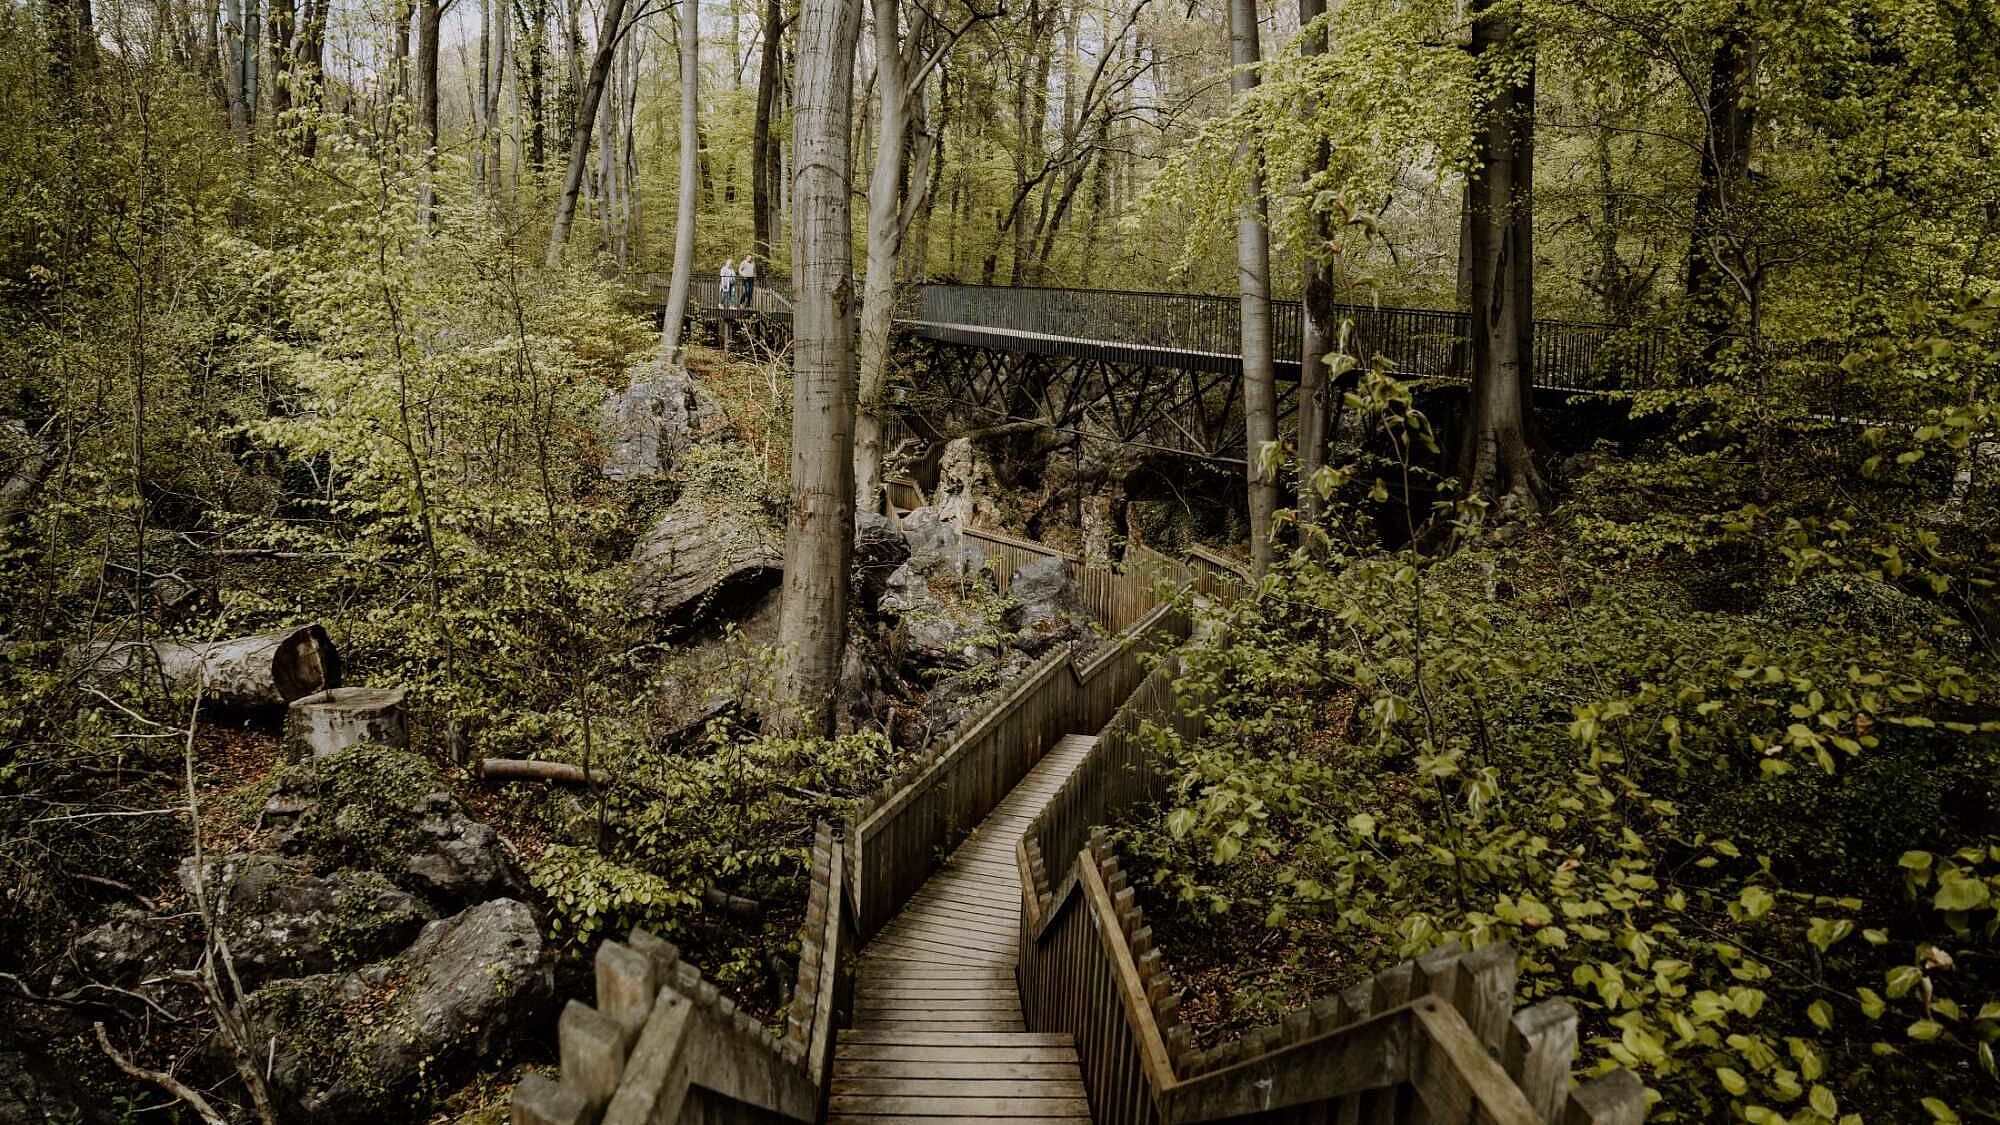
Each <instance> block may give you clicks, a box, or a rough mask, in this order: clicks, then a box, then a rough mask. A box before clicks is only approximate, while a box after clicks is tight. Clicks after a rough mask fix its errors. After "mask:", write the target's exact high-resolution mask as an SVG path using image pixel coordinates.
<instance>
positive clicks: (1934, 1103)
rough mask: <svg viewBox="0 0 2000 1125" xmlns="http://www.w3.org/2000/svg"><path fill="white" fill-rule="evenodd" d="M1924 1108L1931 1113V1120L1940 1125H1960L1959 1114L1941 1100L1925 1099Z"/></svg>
mask: <svg viewBox="0 0 2000 1125" xmlns="http://www.w3.org/2000/svg"><path fill="white" fill-rule="evenodd" d="M1924 1108H1925V1109H1926V1110H1929V1111H1930V1115H1931V1120H1932V1121H1935V1122H1937V1123H1938V1125H1958V1112H1957V1111H1956V1110H1954V1109H1952V1108H1951V1107H1950V1106H1949V1105H1946V1104H1945V1103H1944V1101H1943V1099H1941V1098H1925V1099H1924Z"/></svg>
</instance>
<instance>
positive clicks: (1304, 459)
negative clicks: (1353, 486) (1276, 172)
mask: <svg viewBox="0 0 2000 1125" xmlns="http://www.w3.org/2000/svg"><path fill="white" fill-rule="evenodd" d="M1325 14H1326V0H1299V26H1301V27H1305V28H1311V26H1312V23H1313V21H1314V20H1317V19H1318V18H1320V17H1321V16H1323V15H1325ZM1299 53H1300V54H1301V55H1304V56H1306V57H1311V56H1314V55H1323V54H1325V53H1326V30H1325V29H1324V28H1321V29H1318V30H1311V31H1308V32H1307V34H1306V37H1305V41H1304V42H1303V43H1301V44H1300V48H1299ZM1332 159H1333V153H1332V151H1331V150H1330V148H1329V147H1328V145H1327V142H1326V141H1324V140H1321V141H1320V142H1319V147H1318V151H1317V152H1316V154H1315V155H1314V157H1313V168H1312V170H1311V172H1310V173H1308V177H1309V179H1310V177H1311V175H1313V174H1319V175H1324V174H1325V172H1326V169H1327V165H1328V164H1329V163H1330V162H1331V161H1332ZM1305 196H1306V200H1307V203H1306V208H1307V211H1308V216H1307V219H1306V224H1307V226H1306V229H1307V231H1308V232H1309V234H1308V238H1307V242H1306V253H1305V279H1304V282H1305V283H1304V297H1305V300H1304V301H1303V302H1302V304H1303V316H1302V317H1301V318H1300V329H1301V332H1300V341H1299V402H1298V411H1299V514H1300V517H1301V519H1303V520H1304V522H1305V523H1307V524H1309V525H1317V524H1318V523H1319V522H1320V519H1321V518H1322V516H1323V515H1324V513H1323V512H1322V511H1321V507H1322V505H1321V501H1320V495H1319V490H1318V489H1316V488H1314V487H1313V482H1314V478H1315V477H1317V476H1318V475H1319V471H1320V469H1321V468H1322V467H1323V466H1325V464H1326V443H1327V438H1328V437H1329V436H1330V435H1329V434H1328V433H1327V401H1328V396H1329V395H1331V394H1334V393H1337V392H1335V391H1334V390H1333V389H1332V388H1330V387H1328V386H1327V366H1326V357H1327V355H1328V353H1330V352H1332V351H1333V349H1334V348H1336V347H1338V346H1339V343H1340V341H1339V332H1340V329H1339V326H1338V324H1337V323H1336V318H1335V314H1334V309H1333V302H1334V286H1333V246H1332V242H1333V230H1332V226H1331V224H1329V223H1328V222H1327V216H1326V213H1325V212H1324V211H1323V210H1321V209H1320V208H1319V207H1318V206H1316V205H1315V204H1314V203H1313V202H1312V196H1313V192H1312V189H1311V187H1310V186H1308V189H1307V190H1306V192H1305Z"/></svg>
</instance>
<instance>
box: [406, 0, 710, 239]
mask: <svg viewBox="0 0 2000 1125" xmlns="http://www.w3.org/2000/svg"><path fill="white" fill-rule="evenodd" d="M436 2H437V0H424V3H426V4H435V3H436ZM682 3H683V5H685V6H686V7H687V8H690V9H692V8H695V7H697V6H698V5H699V3H700V0H682ZM698 18H699V17H698V16H695V17H691V18H690V19H689V20H688V23H689V25H690V26H692V25H693V24H694V23H695V21H696V20H697V19H698ZM624 33H625V0H605V4H604V17H603V20H602V22H600V23H599V24H598V28H597V50H596V52H595V53H594V54H593V55H592V56H591V60H590V77H589V80H588V81H587V82H586V83H585V84H584V87H583V104H582V105H580V106H579V107H577V112H576V115H575V117H574V118H573V119H572V120H571V121H570V127H569V166H568V168H567V170H566V171H565V172H564V173H563V187H562V196H561V197H560V198H558V199H557V200H556V217H555V222H554V223H553V224H552V225H551V227H550V229H549V265H551V266H553V265H555V264H556V263H557V262H559V261H561V260H562V252H563V246H564V245H565V244H567V243H568V242H569V231H570V226H571V225H572V224H573V223H574V222H575V221H576V197H577V196H578V195H579V194H581V193H582V191H583V174H584V170H585V169H586V168H587V167H588V166H589V164H590V134H591V133H592V131H593V130H595V128H596V126H597V110H598V106H599V104H600V103H602V102H603V100H604V86H605V83H606V82H607V81H609V79H610V75H611V64H612V62H614V61H615V60H616V59H617V58H618V39H619V36H621V35H623V34H624Z"/></svg>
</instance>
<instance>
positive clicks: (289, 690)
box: [72, 625, 340, 707]
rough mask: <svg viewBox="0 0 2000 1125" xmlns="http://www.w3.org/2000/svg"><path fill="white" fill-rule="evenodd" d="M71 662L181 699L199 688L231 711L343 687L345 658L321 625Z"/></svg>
mask: <svg viewBox="0 0 2000 1125" xmlns="http://www.w3.org/2000/svg"><path fill="white" fill-rule="evenodd" d="M72 659H73V660H74V661H75V662H76V663H77V664H79V665H81V666H82V668H83V669H84V670H85V672H86V673H95V674H98V675H128V674H130V675H138V676H140V677H143V678H152V677H157V678H158V679H159V681H160V682H161V683H163V684H164V685H165V686H166V687H167V688H168V690H170V691H174V692H183V691H192V690H194V688H195V686H196V685H197V684H200V685H203V686H202V698H204V699H207V700H212V701H214V702H216V703H220V704H224V705H229V706H242V707H260V706H276V705H282V704H286V703H290V702H291V701H292V700H294V699H298V698H301V697H303V696H307V695H311V694H312V693H314V692H316V691H321V690H324V689H326V688H334V687H339V686H340V653H339V651H338V650H337V649H335V648H334V645H333V641H332V639H331V638H329V637H328V636H327V635H326V630H325V629H323V628H321V627H320V626H318V625H307V626H305V627H303V628H299V629H293V630H290V631H288V632H282V633H261V634H258V635H256V636H250V637H235V638H232V639H230V640H223V641H211V642H205V643H189V642H185V641H153V642H150V643H144V644H140V643H131V642H116V641H114V642H108V643H103V644H93V645H84V646H81V647H79V648H78V649H77V650H75V651H74V652H73V653H72Z"/></svg>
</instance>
